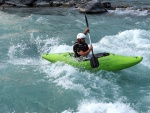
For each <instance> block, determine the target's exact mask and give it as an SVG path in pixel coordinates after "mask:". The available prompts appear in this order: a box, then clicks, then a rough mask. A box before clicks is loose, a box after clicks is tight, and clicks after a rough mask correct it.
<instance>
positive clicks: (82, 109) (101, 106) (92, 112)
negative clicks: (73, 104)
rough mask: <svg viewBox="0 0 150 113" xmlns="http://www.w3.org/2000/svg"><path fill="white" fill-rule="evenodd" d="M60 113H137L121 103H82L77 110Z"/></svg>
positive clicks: (128, 105)
mask: <svg viewBox="0 0 150 113" xmlns="http://www.w3.org/2000/svg"><path fill="white" fill-rule="evenodd" d="M62 113H138V112H137V111H135V110H134V109H133V108H132V107H131V106H130V104H125V103H122V102H115V103H103V102H97V101H89V100H88V101H83V102H81V103H80V104H79V105H78V108H77V110H75V111H73V110H65V111H63V112H62Z"/></svg>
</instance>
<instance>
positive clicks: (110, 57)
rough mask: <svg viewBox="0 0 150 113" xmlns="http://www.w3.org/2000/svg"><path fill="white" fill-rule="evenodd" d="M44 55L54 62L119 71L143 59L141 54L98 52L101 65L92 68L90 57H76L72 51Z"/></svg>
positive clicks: (88, 68)
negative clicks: (127, 54)
mask: <svg viewBox="0 0 150 113" xmlns="http://www.w3.org/2000/svg"><path fill="white" fill-rule="evenodd" d="M42 57H43V58H44V59H46V60H48V61H50V62H52V63H54V62H65V63H67V64H69V65H72V66H74V67H77V68H83V69H87V70H95V71H98V70H106V71H117V70H122V69H125V68H128V67H131V66H134V65H136V64H138V63H139V62H141V61H142V59H143V57H141V56H122V55H117V54H112V53H98V54H95V57H97V58H98V61H99V64H100V65H99V67H98V68H91V65H90V59H83V58H78V59H76V58H74V54H73V53H70V52H65V53H54V54H42Z"/></svg>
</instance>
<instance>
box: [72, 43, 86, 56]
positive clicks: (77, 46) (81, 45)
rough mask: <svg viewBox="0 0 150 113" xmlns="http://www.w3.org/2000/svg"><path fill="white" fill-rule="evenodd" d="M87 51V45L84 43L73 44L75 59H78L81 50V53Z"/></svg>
mask: <svg viewBox="0 0 150 113" xmlns="http://www.w3.org/2000/svg"><path fill="white" fill-rule="evenodd" d="M88 49H89V47H88V45H87V44H86V43H79V42H75V43H74V46H73V51H74V53H75V57H80V56H81V55H80V54H79V52H80V51H81V50H82V51H83V52H85V51H87V50H88Z"/></svg>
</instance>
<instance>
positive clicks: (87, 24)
mask: <svg viewBox="0 0 150 113" xmlns="http://www.w3.org/2000/svg"><path fill="white" fill-rule="evenodd" d="M85 21H86V26H87V28H89V23H88V20H87V17H86V13H85ZM88 36H89V41H90V45H92V41H91V36H90V31H89V32H88ZM92 56H94V52H93V49H92Z"/></svg>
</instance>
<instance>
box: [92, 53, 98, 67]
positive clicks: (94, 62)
mask: <svg viewBox="0 0 150 113" xmlns="http://www.w3.org/2000/svg"><path fill="white" fill-rule="evenodd" d="M90 64H91V67H92V68H98V67H99V62H98V59H97V58H96V57H95V56H92V58H91V59H90Z"/></svg>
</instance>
